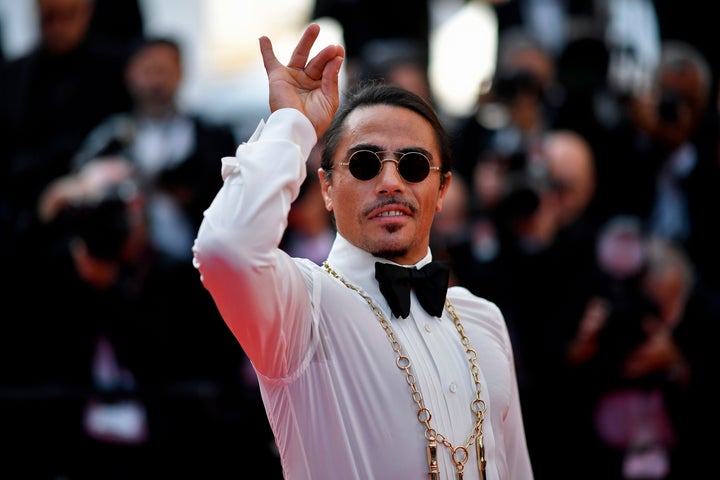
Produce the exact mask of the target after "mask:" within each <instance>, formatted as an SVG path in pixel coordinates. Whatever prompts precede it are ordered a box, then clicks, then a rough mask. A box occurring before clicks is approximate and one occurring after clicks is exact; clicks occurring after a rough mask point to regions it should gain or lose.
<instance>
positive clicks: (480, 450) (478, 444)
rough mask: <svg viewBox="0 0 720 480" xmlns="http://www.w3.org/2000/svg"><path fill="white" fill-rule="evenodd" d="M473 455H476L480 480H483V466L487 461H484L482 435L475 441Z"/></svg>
mask: <svg viewBox="0 0 720 480" xmlns="http://www.w3.org/2000/svg"><path fill="white" fill-rule="evenodd" d="M475 453H476V454H477V462H478V472H479V473H480V480H485V466H486V465H487V461H486V460H485V445H484V444H483V437H482V435H478V438H477V439H476V440H475Z"/></svg>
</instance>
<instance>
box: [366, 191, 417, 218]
mask: <svg viewBox="0 0 720 480" xmlns="http://www.w3.org/2000/svg"><path fill="white" fill-rule="evenodd" d="M386 205H402V206H403V207H405V208H407V209H408V210H410V211H411V212H412V213H413V214H414V213H417V210H418V207H417V205H416V204H415V203H414V202H411V201H410V200H408V199H406V198H404V197H400V196H397V195H393V196H392V197H383V198H380V199H378V200H376V201H375V202H373V203H371V204H370V205H368V206H367V207H365V208H364V209H363V211H362V213H363V216H368V215H370V213H371V212H373V211H374V210H377V209H378V208H382V207H384V206H386Z"/></svg>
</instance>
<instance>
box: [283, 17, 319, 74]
mask: <svg viewBox="0 0 720 480" xmlns="http://www.w3.org/2000/svg"><path fill="white" fill-rule="evenodd" d="M319 34H320V25H318V24H317V23H311V24H310V25H308V26H307V28H306V29H305V31H304V32H303V34H302V37H301V38H300V41H299V42H298V44H297V46H296V47H295V50H293V53H292V55H291V56H290V61H289V62H288V65H287V66H288V67H290V68H296V69H298V70H303V69H304V68H305V64H306V63H307V61H308V57H309V56H310V50H311V49H312V46H313V44H314V43H315V40H317V37H318V35H319ZM313 78H315V79H318V78H320V77H319V76H318V77H313Z"/></svg>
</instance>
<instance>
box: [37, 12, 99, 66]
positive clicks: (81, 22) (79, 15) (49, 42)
mask: <svg viewBox="0 0 720 480" xmlns="http://www.w3.org/2000/svg"><path fill="white" fill-rule="evenodd" d="M37 7H38V15H39V18H40V30H41V33H42V39H43V43H44V45H45V48H46V49H47V50H48V51H50V52H51V53H53V54H57V55H60V54H64V53H67V52H69V51H70V50H72V49H74V48H75V47H77V46H78V45H79V44H80V42H82V40H83V39H84V38H85V35H86V34H87V31H88V27H89V25H90V19H91V17H92V11H93V3H92V2H91V1H89V0H38V2H37Z"/></svg>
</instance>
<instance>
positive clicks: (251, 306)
mask: <svg viewBox="0 0 720 480" xmlns="http://www.w3.org/2000/svg"><path fill="white" fill-rule="evenodd" d="M315 141H316V137H315V133H314V130H313V128H312V126H311V124H310V123H309V122H308V121H307V119H305V118H304V117H302V116H301V115H300V114H299V112H297V111H295V110H284V111H278V112H276V113H275V114H273V115H271V117H270V118H269V119H268V122H267V124H266V125H261V126H260V127H258V130H257V131H256V132H255V134H254V135H253V137H252V138H251V139H250V140H248V142H247V143H244V144H242V145H240V146H239V147H238V149H237V153H236V156H235V157H228V158H224V159H223V166H222V172H223V178H224V184H223V186H222V188H221V189H220V191H219V192H218V194H217V196H216V197H215V199H214V200H213V202H212V204H211V205H210V207H209V208H208V209H207V210H206V211H205V216H204V219H203V222H202V225H201V226H200V229H199V232H198V235H197V239H196V241H195V245H194V247H193V253H194V264H195V266H196V268H197V269H198V270H199V272H200V275H201V279H202V281H203V284H204V285H205V287H206V288H207V289H208V291H209V292H210V293H211V294H212V296H213V299H214V300H215V303H216V305H217V306H218V309H219V310H220V312H221V314H222V315H223V318H224V319H225V322H226V323H227V324H228V326H229V327H230V329H231V330H232V331H233V333H234V334H235V336H236V337H237V339H238V340H239V341H240V343H241V345H242V346H243V348H244V349H245V350H246V352H247V353H248V355H249V356H250V357H251V358H252V359H253V360H254V361H257V362H263V361H265V359H268V358H271V359H275V360H273V361H274V362H276V361H278V359H279V358H280V357H282V351H283V349H284V348H285V347H284V346H283V345H282V344H281V342H282V341H283V340H282V339H283V338H286V337H287V335H285V334H284V333H287V332H288V331H291V330H292V329H293V328H295V327H296V326H295V323H294V322H295V321H296V320H298V319H297V318H296V316H294V315H293V313H292V311H289V309H287V308H285V304H286V303H288V302H290V301H291V299H290V298H288V297H290V296H297V297H302V296H304V295H306V292H305V289H304V285H303V283H302V282H301V281H299V276H300V273H299V272H298V271H296V269H295V268H294V266H293V264H292V262H287V261H281V262H279V259H281V258H284V257H283V255H282V252H280V251H279V248H278V245H279V243H280V240H281V238H282V235H283V232H284V229H285V227H286V225H287V214H288V211H289V209H290V204H291V202H292V201H293V200H294V199H295V198H296V196H297V194H298V191H299V188H300V184H301V183H302V181H303V179H304V178H305V175H306V170H305V160H306V158H307V156H308V154H309V152H310V150H311V148H312V147H313V145H314V143H315ZM278 262H279V263H278ZM295 286H297V287H299V288H297V289H295ZM295 293H297V295H295ZM302 301H304V300H302V299H300V300H297V301H295V300H293V301H292V304H297V303H298V302H302ZM280 361H281V362H282V360H280ZM256 366H257V365H256ZM268 368H271V367H268Z"/></svg>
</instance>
